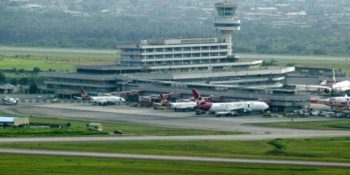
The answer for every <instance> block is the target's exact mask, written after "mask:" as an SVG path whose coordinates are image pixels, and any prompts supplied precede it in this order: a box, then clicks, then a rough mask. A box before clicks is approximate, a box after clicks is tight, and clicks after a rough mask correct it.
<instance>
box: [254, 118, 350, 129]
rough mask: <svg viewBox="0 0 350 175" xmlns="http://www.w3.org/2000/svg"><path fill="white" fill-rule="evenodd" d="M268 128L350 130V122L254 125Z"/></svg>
mask: <svg viewBox="0 0 350 175" xmlns="http://www.w3.org/2000/svg"><path fill="white" fill-rule="evenodd" d="M254 125H258V126H266V127H278V128H295V129H317V130H318V129H320V130H350V120H346V119H344V120H327V121H308V122H275V123H259V124H254Z"/></svg>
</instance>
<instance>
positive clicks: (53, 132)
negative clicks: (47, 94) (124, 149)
mask: <svg viewBox="0 0 350 175" xmlns="http://www.w3.org/2000/svg"><path fill="white" fill-rule="evenodd" d="M30 122H34V123H54V124H66V123H70V124H71V127H70V128H67V129H50V128H0V137H40V136H73V135H97V134H100V135H101V134H102V135H106V134H108V133H109V132H112V131H115V130H121V131H122V132H123V135H125V136H140V135H219V134H220V135H222V134H224V135H228V134H243V133H242V132H238V131H213V130H199V129H182V128H165V127H155V126H145V125H137V124H118V123H103V122H102V125H103V132H97V131H90V130H88V129H87V128H86V124H87V123H89V122H88V121H77V120H65V119H52V118H38V117H31V118H30Z"/></svg>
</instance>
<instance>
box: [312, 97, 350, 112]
mask: <svg viewBox="0 0 350 175" xmlns="http://www.w3.org/2000/svg"><path fill="white" fill-rule="evenodd" d="M310 103H316V104H324V105H327V106H330V107H332V108H334V107H337V108H348V109H350V97H348V95H345V96H343V97H332V98H327V99H314V100H310Z"/></svg>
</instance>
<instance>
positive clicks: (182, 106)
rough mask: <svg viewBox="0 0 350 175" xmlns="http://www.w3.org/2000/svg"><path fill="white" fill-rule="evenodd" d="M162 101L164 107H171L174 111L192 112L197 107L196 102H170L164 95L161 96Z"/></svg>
mask: <svg viewBox="0 0 350 175" xmlns="http://www.w3.org/2000/svg"><path fill="white" fill-rule="evenodd" d="M160 99H161V105H162V106H166V107H168V106H169V107H170V108H171V109H173V110H174V111H190V110H193V109H194V107H195V106H197V102H195V101H184V102H170V101H168V100H167V99H166V97H165V96H164V95H163V94H160Z"/></svg>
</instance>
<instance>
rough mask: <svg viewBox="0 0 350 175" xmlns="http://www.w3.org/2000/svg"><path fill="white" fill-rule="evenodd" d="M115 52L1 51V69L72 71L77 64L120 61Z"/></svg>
mask: <svg viewBox="0 0 350 175" xmlns="http://www.w3.org/2000/svg"><path fill="white" fill-rule="evenodd" d="M119 58H120V54H119V52H117V51H116V52H115V53H72V52H54V51H52V52H48V51H6V50H1V51H0V65H1V66H0V69H12V68H16V69H17V70H19V69H24V70H33V68H34V67H39V68H40V69H41V70H43V71H48V70H49V69H52V70H55V71H57V72H72V71H74V66H75V65H104V64H115V63H116V62H119Z"/></svg>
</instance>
